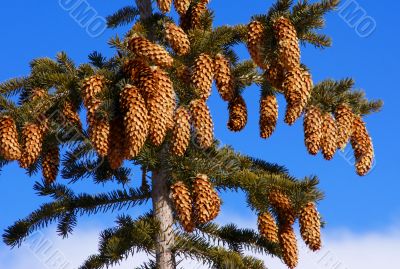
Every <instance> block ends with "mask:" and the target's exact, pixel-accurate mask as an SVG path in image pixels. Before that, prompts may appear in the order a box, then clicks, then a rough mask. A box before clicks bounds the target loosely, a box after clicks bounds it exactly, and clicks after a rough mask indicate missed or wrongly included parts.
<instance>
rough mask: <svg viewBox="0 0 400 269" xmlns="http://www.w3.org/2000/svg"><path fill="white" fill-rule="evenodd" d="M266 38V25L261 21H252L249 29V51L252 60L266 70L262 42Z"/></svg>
mask: <svg viewBox="0 0 400 269" xmlns="http://www.w3.org/2000/svg"><path fill="white" fill-rule="evenodd" d="M263 38H264V25H263V24H262V23H261V22H259V21H252V22H251V23H250V24H249V25H248V29H247V49H248V50H249V53H250V56H251V59H253V61H254V63H255V64H256V65H258V66H259V67H261V68H263V69H265V68H266V65H265V64H264V55H263V53H262V42H263Z"/></svg>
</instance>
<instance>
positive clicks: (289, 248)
mask: <svg viewBox="0 0 400 269" xmlns="http://www.w3.org/2000/svg"><path fill="white" fill-rule="evenodd" d="M278 235H279V243H280V245H281V248H282V258H283V261H284V262H285V264H286V265H287V267H289V268H290V269H294V268H296V266H297V264H298V261H299V253H298V252H299V251H298V248H297V239H296V234H295V233H294V230H293V227H292V225H283V226H282V227H280V229H279V234H278Z"/></svg>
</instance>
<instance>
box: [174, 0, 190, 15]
mask: <svg viewBox="0 0 400 269" xmlns="http://www.w3.org/2000/svg"><path fill="white" fill-rule="evenodd" d="M189 6H190V0H174V7H175V10H176V12H178V14H179V15H185V14H186V12H187V11H188V9H189Z"/></svg>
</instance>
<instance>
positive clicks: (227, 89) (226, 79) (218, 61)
mask: <svg viewBox="0 0 400 269" xmlns="http://www.w3.org/2000/svg"><path fill="white" fill-rule="evenodd" d="M214 78H215V84H216V85H217V89H218V92H219V94H220V95H221V98H222V99H223V100H224V101H227V102H229V101H231V100H232V99H233V98H234V95H235V89H234V85H233V83H234V82H233V77H232V74H231V68H230V64H229V61H228V60H227V59H226V58H225V57H224V55H222V54H217V56H215V59H214Z"/></svg>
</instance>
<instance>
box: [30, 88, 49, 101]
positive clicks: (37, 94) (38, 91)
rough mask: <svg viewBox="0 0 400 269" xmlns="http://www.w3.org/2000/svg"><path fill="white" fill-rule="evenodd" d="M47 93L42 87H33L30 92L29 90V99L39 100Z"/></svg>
mask: <svg viewBox="0 0 400 269" xmlns="http://www.w3.org/2000/svg"><path fill="white" fill-rule="evenodd" d="M47 94H48V93H47V91H46V90H45V89H42V88H34V89H33V90H32V92H31V95H30V100H31V101H37V100H40V99H42V98H43V97H46V96H47Z"/></svg>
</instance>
